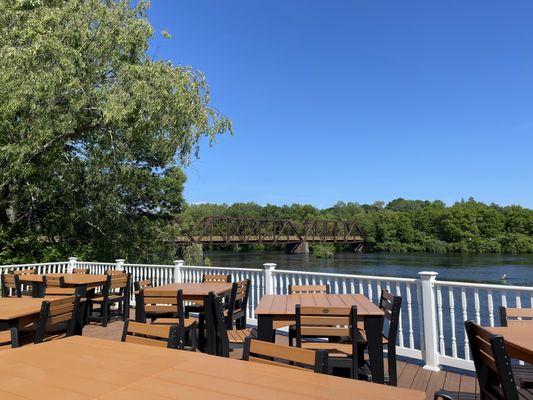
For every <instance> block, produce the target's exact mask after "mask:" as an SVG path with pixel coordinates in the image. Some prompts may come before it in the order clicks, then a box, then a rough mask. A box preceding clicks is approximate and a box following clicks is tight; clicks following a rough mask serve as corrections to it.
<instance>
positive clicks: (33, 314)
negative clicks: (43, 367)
mask: <svg viewBox="0 0 533 400" xmlns="http://www.w3.org/2000/svg"><path fill="white" fill-rule="evenodd" d="M59 298H60V297H57V296H47V297H45V298H34V297H0V331H3V330H7V329H11V328H15V329H16V330H17V339H18V329H19V327H24V326H26V325H29V324H31V323H32V322H34V321H37V320H38V319H39V313H40V312H41V304H42V303H43V300H56V299H59Z"/></svg>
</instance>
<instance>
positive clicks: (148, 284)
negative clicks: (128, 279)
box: [133, 279, 152, 293]
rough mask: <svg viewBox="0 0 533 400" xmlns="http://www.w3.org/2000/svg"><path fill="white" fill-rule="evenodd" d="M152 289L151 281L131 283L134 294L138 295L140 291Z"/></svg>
mask: <svg viewBox="0 0 533 400" xmlns="http://www.w3.org/2000/svg"><path fill="white" fill-rule="evenodd" d="M149 287H152V280H151V279H144V280H142V281H137V282H133V290H135V293H139V291H140V290H141V289H145V288H149Z"/></svg>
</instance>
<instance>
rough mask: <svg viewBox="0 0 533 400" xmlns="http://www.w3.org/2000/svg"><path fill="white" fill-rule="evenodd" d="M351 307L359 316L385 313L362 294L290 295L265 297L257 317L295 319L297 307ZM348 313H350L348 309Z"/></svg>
mask: <svg viewBox="0 0 533 400" xmlns="http://www.w3.org/2000/svg"><path fill="white" fill-rule="evenodd" d="M296 304H300V305H302V306H320V307H347V308H348V307H351V306H353V305H355V306H357V315H358V316H367V315H378V316H383V315H384V312H383V310H381V309H380V308H379V307H378V306H376V305H375V304H374V303H372V302H371V301H370V300H369V299H368V298H367V297H365V296H364V295H362V294H322V293H313V294H289V295H265V296H263V297H261V301H260V302H259V304H258V305H257V307H256V308H255V314H256V315H275V316H278V317H288V318H293V319H294V314H295V306H296ZM346 313H349V309H347V311H346Z"/></svg>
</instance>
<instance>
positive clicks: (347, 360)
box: [296, 304, 361, 379]
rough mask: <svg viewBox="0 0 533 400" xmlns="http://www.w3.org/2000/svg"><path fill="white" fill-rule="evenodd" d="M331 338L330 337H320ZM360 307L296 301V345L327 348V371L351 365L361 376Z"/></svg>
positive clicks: (352, 373) (356, 375) (352, 374)
mask: <svg viewBox="0 0 533 400" xmlns="http://www.w3.org/2000/svg"><path fill="white" fill-rule="evenodd" d="M319 338H320V339H328V341H324V340H319ZM360 340H361V336H360V333H359V330H358V329H357V307H356V306H352V307H351V308H348V307H318V306H301V305H300V304H297V305H296V346H297V347H300V348H303V349H308V350H326V351H327V352H328V373H330V374H333V373H334V372H335V371H334V368H348V369H349V371H350V377H351V378H352V379H359V372H360V371H359V365H358V363H359V357H358V351H359V342H360Z"/></svg>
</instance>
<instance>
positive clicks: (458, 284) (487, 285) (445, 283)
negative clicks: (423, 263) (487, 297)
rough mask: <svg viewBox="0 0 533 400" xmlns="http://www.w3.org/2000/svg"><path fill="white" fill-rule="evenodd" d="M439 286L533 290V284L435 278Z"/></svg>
mask: <svg viewBox="0 0 533 400" xmlns="http://www.w3.org/2000/svg"><path fill="white" fill-rule="evenodd" d="M435 285H437V286H453V287H467V288H473V289H492V290H520V291H525V292H533V287H531V286H511V285H498V284H490V283H473V282H455V281H440V280H435Z"/></svg>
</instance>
